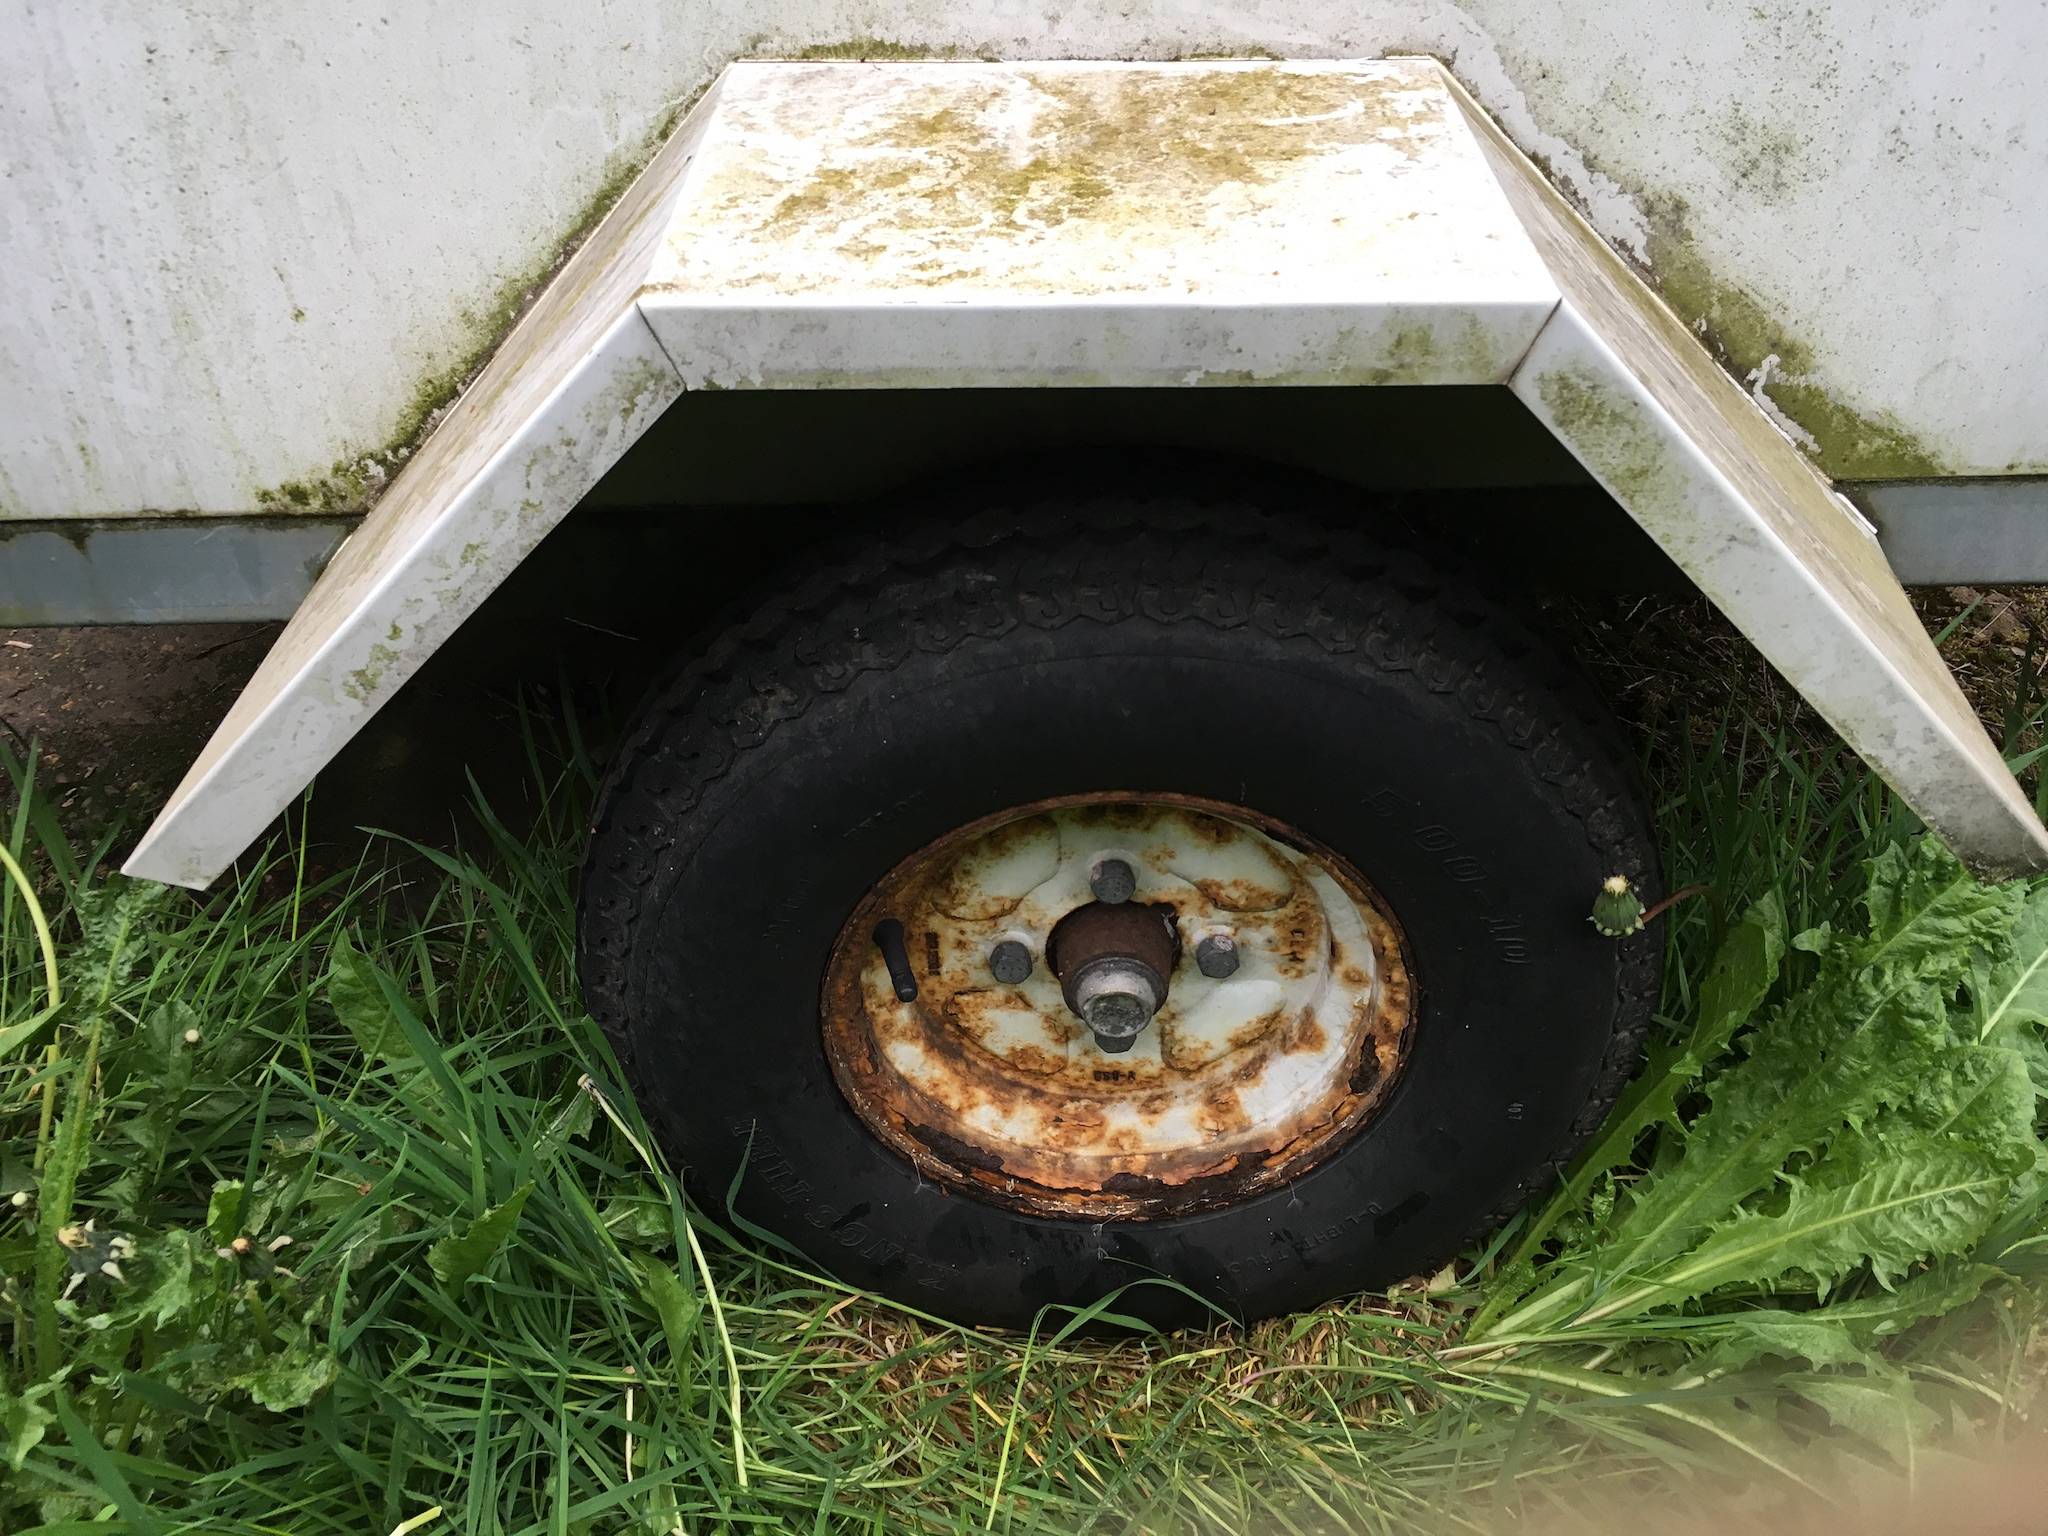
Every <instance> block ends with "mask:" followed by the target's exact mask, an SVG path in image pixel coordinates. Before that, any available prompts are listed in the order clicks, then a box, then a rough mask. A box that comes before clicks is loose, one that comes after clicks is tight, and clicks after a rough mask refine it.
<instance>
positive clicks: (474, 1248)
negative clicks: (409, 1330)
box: [427, 1183, 533, 1290]
mask: <svg viewBox="0 0 2048 1536" xmlns="http://www.w3.org/2000/svg"><path fill="white" fill-rule="evenodd" d="M532 1193H533V1185H532V1184H531V1183H526V1184H522V1185H520V1186H519V1188H517V1189H516V1190H514V1191H513V1192H512V1196H511V1198H510V1199H508V1200H507V1201H505V1203H504V1204H502V1205H494V1206H492V1207H491V1208H490V1209H489V1210H488V1211H485V1212H484V1213H483V1215H481V1216H479V1217H477V1219H476V1220H475V1221H472V1222H470V1223H468V1224H467V1225H466V1226H462V1227H459V1228H457V1229H456V1230H455V1231H454V1232H452V1233H450V1234H449V1235H448V1236H446V1237H444V1238H442V1239H441V1240H440V1241H439V1242H437V1243H435V1244H434V1246H433V1247H431V1248H429V1249H428V1250H427V1264H428V1267H429V1268H431V1269H432V1270H433V1271H434V1278H435V1279H436V1280H439V1281H440V1282H441V1284H443V1285H444V1286H446V1287H448V1289H450V1290H459V1289H460V1288H461V1287H462V1286H463V1285H465V1284H466V1283H468V1281H469V1279H470V1277H471V1276H473V1275H475V1274H476V1273H477V1272H478V1271H479V1270H481V1269H482V1268H483V1267H484V1266H485V1265H486V1264H488V1263H490V1261H491V1259H492V1256H493V1255H495V1254H496V1253H497V1251H498V1250H499V1249H500V1248H502V1247H504V1246H505V1242H506V1240H507V1239H508V1238H510V1237H511V1236H512V1231H513V1228H515V1227H517V1226H518V1225H519V1212H520V1208H521V1207H523V1206H524V1205H525V1204H526V1197H527V1196H528V1195H531V1194H532Z"/></svg>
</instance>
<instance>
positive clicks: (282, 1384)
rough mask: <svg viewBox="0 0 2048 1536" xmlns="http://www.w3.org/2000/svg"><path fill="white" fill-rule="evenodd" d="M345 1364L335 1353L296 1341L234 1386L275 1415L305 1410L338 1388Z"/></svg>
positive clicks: (247, 1373) (319, 1345)
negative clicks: (315, 1399)
mask: <svg viewBox="0 0 2048 1536" xmlns="http://www.w3.org/2000/svg"><path fill="white" fill-rule="evenodd" d="M340 1373H341V1364H340V1362H339V1361H338V1360H336V1359H335V1357H334V1351H332V1350H331V1349H329V1348H328V1347H327V1346H326V1345H324V1344H316V1343H314V1342H313V1341H311V1340H310V1339H306V1338H295V1339H293V1340H292V1341H291V1342H290V1343H289V1344H288V1345H287V1346H286V1347H285V1348H284V1349H282V1350H280V1351H279V1352H278V1353H276V1354H274V1355H271V1356H269V1357H268V1358H267V1359H265V1360H264V1361H263V1363H262V1364H260V1365H258V1366H257V1367H256V1368H255V1369H254V1370H249V1371H244V1372H242V1373H241V1374H240V1375H238V1376H236V1377H235V1378H234V1379H233V1382H232V1383H231V1385H233V1386H236V1387H239V1388H241V1389H242V1390H243V1391H244V1392H247V1393H248V1394H249V1396H250V1397H252V1398H254V1399H255V1400H256V1401H257V1402H258V1403H260V1404H262V1405H263V1406H264V1407H265V1408H268V1409H269V1410H270V1411H271V1412H272V1413H289V1412H291V1411H292V1410H293V1409H294V1408H303V1407H305V1406H306V1404H308V1403H310V1402H312V1401H313V1399H314V1398H316V1397H318V1396H319V1395H320V1394H321V1393H322V1392H325V1391H326V1390H327V1389H328V1388H329V1387H331V1386H333V1385H334V1378H335V1377H336V1376H338V1375H339V1374H340Z"/></svg>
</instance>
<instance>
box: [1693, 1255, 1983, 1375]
mask: <svg viewBox="0 0 2048 1536" xmlns="http://www.w3.org/2000/svg"><path fill="white" fill-rule="evenodd" d="M1998 1273H1999V1272H1998V1271H1997V1270H1995V1269H1993V1268H1992V1267H1991V1266H1990V1265H1988V1264H1968V1263H1964V1264H1946V1265H1940V1266H1937V1267H1935V1268H1933V1269H1929V1270H1925V1271H1923V1272H1922V1273H1920V1274H1917V1275H1915V1276H1913V1277H1912V1278H1911V1279H1910V1280H1907V1281H1904V1282H1903V1283H1902V1284H1900V1285H1899V1287H1898V1288H1897V1289H1896V1290H1890V1291H1877V1292H1875V1293H1873V1294H1872V1295H1869V1296H1863V1297H1858V1298H1857V1299H1855V1300H1853V1301H1838V1302H1834V1303H1831V1304H1830V1305H1828V1306H1824V1307H1810V1308H1807V1309H1805V1310H1802V1311H1792V1310H1789V1309H1786V1308H1779V1307H1758V1308H1756V1309H1754V1310H1752V1311H1747V1312H1731V1313H1728V1314H1727V1315H1725V1316H1723V1317H1720V1318H1717V1319H1714V1320H1713V1321H1711V1322H1710V1323H1708V1324H1707V1325H1706V1326H1704V1327H1702V1328H1700V1329H1699V1330H1697V1331H1696V1332H1695V1333H1694V1334H1693V1335H1692V1337H1694V1338H1695V1339H1698V1340H1700V1341H1702V1342H1705V1343H1708V1344H1710V1346H1711V1347H1710V1348H1709V1350H1708V1352H1707V1354H1706V1356H1705V1358H1704V1359H1703V1360H1702V1361H1701V1369H1702V1371H1704V1372H1707V1373H1709V1374H1718V1373H1721V1372H1725V1371H1732V1370H1740V1369H1743V1368H1744V1367H1747V1366H1750V1365H1754V1364H1755V1363H1756V1362H1757V1361H1759V1360H1761V1359H1764V1358H1765V1357H1766V1356H1777V1357H1779V1358H1781V1359H1786V1360H1804V1361H1806V1362H1807V1363H1808V1364H1809V1365H1816V1366H1833V1365H1862V1364H1866V1363H1868V1362H1869V1361H1870V1360H1871V1358H1872V1351H1873V1350H1874V1349H1875V1348H1876V1346H1877V1345H1878V1344H1879V1343H1881V1342H1882V1341H1883V1340H1885V1339H1887V1338H1890V1337H1892V1336H1893V1335H1895V1334H1898V1333H1900V1332H1902V1331H1904V1330H1905V1329H1907V1328H1909V1327H1911V1326H1912V1325H1913V1324H1915V1323H1917V1322H1920V1321H1922V1320H1924V1319H1926V1318H1930V1317H1940V1316H1943V1315H1945V1314H1947V1313H1949V1312H1953V1311H1955V1310H1956V1309H1957V1308H1959V1307H1962V1306H1966V1305H1968V1304H1969V1303H1970V1302H1971V1301H1974V1300H1975V1299H1976V1298H1977V1296H1978V1294H1979V1293H1980V1292H1981V1291H1982V1290H1983V1289H1984V1287H1985V1286H1986V1285H1988V1284H1989V1283H1990V1282H1991V1281H1993V1280H1995V1279H1997V1278H1998Z"/></svg>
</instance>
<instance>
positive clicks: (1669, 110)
mask: <svg viewBox="0 0 2048 1536" xmlns="http://www.w3.org/2000/svg"><path fill="white" fill-rule="evenodd" d="M876 35H881V36H883V37H886V38H889V39H891V40H892V41H894V42H895V43H898V44H901V45H907V46H909V47H911V48H915V49H925V50H936V51H944V50H955V51H959V52H963V53H982V54H986V55H989V56H996V57H1007V58H1033V57H1040V58H1047V57H1088V58H1105V57H1138V58H1171V57H1178V56H1184V55H1187V54H1190V53H1196V52H1207V51H1216V50H1238V51H1252V50H1264V51H1268V52H1271V53H1274V54H1279V55H1283V56H1300V57H1357V56H1362V55H1372V54H1376V53H1380V52H1387V51H1392V52H1407V51H1426V52H1433V53H1436V54H1438V55H1440V56H1442V57H1444V58H1446V59H1448V60H1450V61H1451V62H1452V63H1453V65H1454V67H1455V68H1456V70H1457V72H1458V74H1459V75H1460V77H1461V78H1462V79H1463V80H1465V81H1466V83H1467V84H1468V85H1469V86H1470V87H1471V88H1472V89H1473V91H1474V93H1475V95H1476V96H1477V97H1478V98H1479V100H1480V101H1481V102H1482V103H1483V104H1484V105H1485V106H1486V107H1487V109H1488V110H1489V111H1491V112H1493V113H1494V114H1496V115H1497V116H1498V117H1499V118H1500V120H1501V121H1502V123H1503V124H1504V125H1505V127H1506V128H1507V130H1508V132H1509V134H1510V136H1511V137H1512V138H1513V139H1514V140H1515V141H1516V142H1517V143H1518V144H1519V145H1520V146H1521V147H1522V148H1523V149H1525V150H1527V151H1528V152H1530V153H1531V154H1532V155H1533V156H1535V157H1537V159H1538V160H1539V162H1540V163H1542V164H1544V165H1545V166H1546V168H1547V169H1548V171H1549V172H1550V174H1551V175H1552V176H1553V177H1555V178H1556V180H1557V181H1558V183H1559V184H1560V185H1561V186H1563V187H1564V188H1565V189H1566V190H1567V191H1568V192H1569V193H1570V194H1571V195H1572V196H1573V197H1574V198H1575V199H1577V200H1578V201H1580V202H1581V203H1582V204H1583V205H1584V206H1586V207H1587V209H1588V210H1589V212H1590V214H1591V216H1592V219H1593V222H1594V224H1595V225H1596V227H1597V228H1598V229H1599V230H1600V232H1601V233H1602V234H1603V235H1604V236H1606V237H1607V238H1608V239H1609V240H1610V241H1612V242H1614V243H1616V244H1617V245H1618V246H1619V247H1620V248H1621V249H1622V250H1624V251H1625V252H1626V253H1628V254H1629V255H1630V256H1631V257H1632V258H1635V259H1637V260H1640V261H1647V262H1648V263H1649V264H1650V266H1651V267H1652V269H1653V271H1654V274H1655V276H1656V277H1657V279H1658V281H1659V282H1660V284H1661V285H1662V287H1663V288H1664V290H1665V292H1666V294H1667V296H1668V297H1669V298H1670V299H1671V300H1672V302H1673V304H1674V306H1675V307H1676V308H1677V309H1678V310H1679V312H1680V313H1681V315H1683V316H1684V318H1686V319H1687V320H1688V321H1690V322H1700V323H1701V324H1702V325H1704V327H1705V328H1706V330H1707V332H1708V333H1709V334H1710V336H1711V337H1713V338H1715V339H1717V340H1718V341H1719V342H1720V343H1721V344H1722V345H1723V346H1724V348H1725V351H1726V354H1727V356H1728V359H1729V361H1730V362H1731V364H1732V365H1733V366H1734V367H1735V368H1736V370H1737V371H1738V373H1742V372H1747V371H1749V370H1757V371H1758V378H1757V387H1758V389H1759V390H1760V391H1761V392H1762V393H1763V395H1764V397H1765V398H1766V399H1768V400H1770V401H1771V402H1772V403H1773V405H1774V407H1775V408H1777V409H1779V410H1781V411H1782V412H1783V413H1784V416H1785V418H1786V419H1787V420H1788V421H1790V422H1791V423H1793V424H1794V426H1795V427H1796V429H1797V430H1798V431H1801V432H1804V433H1806V434H1808V435H1810V436H1811V437H1812V439H1813V440H1814V445H1815V450H1816V452H1817V454H1818V457H1819V460H1820V462H1821V463H1822V465H1823V466H1824V467H1825V468H1827V469H1828V470H1830V471H1831V472H1833V473H1836V474H1838V475H1843V476H1846V477H1850V478H1861V479H1869V478H1884V477H1887V476H1896V475H1926V474H1930V473H1979V474H2003V473H2011V472H2015V471H2021V470H2027V469H2039V468H2044V467H2048V413H2043V412H2042V411H2041V410H2040V409H2039V407H2038V402H2039V401H2040V400H2041V399H2042V398H2044V397H2048V354H2044V353H2043V352H2042V351H2041V349H2040V348H2039V346H2038V331H2039V316H2038V312H2037V311H2038V304H2039V295H2040V293H2041V292H2043V291H2044V290H2048V214H2044V211H2043V208H2042V205H2041V203H2040V200H2039V199H2038V198H2036V197H2034V196H2033V189H2035V188H2037V187H2039V186H2040V185H2042V184H2044V183H2048V120H2044V119H2043V118H2042V117H2041V115H2040V114H2039V113H2038V112H2035V111H2033V110H2031V104H2032V103H2033V101H2034V99H2035V96H2036V93H2037V82H2036V81H2035V79H2034V78H2032V75H2033V74H2035V73H2037V72H2038V70H2037V61H2038V60H2039V59H2040V58H2041V56H2042V54H2043V50H2044V47H2048V11H2044V10H2043V9H2042V8H2041V7H2039V6H2004V7H1998V8H1995V9H1993V8H1987V7H1984V6H1981V5H1978V4H1975V3H1972V0H1926V3H1923V4H1920V5H1916V6H1883V7H1866V6H1811V5H1808V4H1805V3H1804V0H1697V3H1694V4H1689V5H1684V6H1616V5H1611V4H1596V3H1591V0H1571V3H1565V0H1464V3H1463V4H1461V5H1454V4H1451V3H1449V0H1396V3H1390V4H1386V5H1379V6H1374V7H1369V8H1368V7H1358V6H1348V5H1347V6H1340V5H1335V4H1330V3H1328V0H1259V3H1254V4H1246V5H1242V6H1237V7H1232V8H1228V9H1225V8H1219V7H1207V6H1202V7H1190V6H1187V5H1185V4H1181V3H1178V0H1119V3H1117V4H1114V5H1111V4H1107V3H1103V0H1080V3H1078V4H1075V5H1071V6H1064V7H1058V8H1050V7H1042V6H1029V7H1027V6H1025V5H1023V4H1020V3H1017V0H969V3H965V4H960V5H955V6H950V7H945V8H939V7H923V6H919V7H913V8H910V9H908V10H906V9H904V8H902V7H892V6H881V5H875V4H863V3H851V0H758V3H752V4H743V3H740V0H613V3H611V4H608V5H605V6H602V7H589V6H582V5H570V4H566V3H563V0H503V3H502V4H500V5H497V6H494V7H493V8H492V10H491V13H490V20H489V23H488V24H487V25H480V24H479V21H478V16H477V13H475V12H474V11H473V10H470V9H467V8H464V7H459V6H396V7H385V8H383V9H382V10H376V11H358V12H322V13H318V14H316V13H314V12H311V11H304V10H299V11H293V10H285V11H280V10H279V9H278V8H277V7H274V6H262V5H258V4H255V3H254V0H193V3H190V4H185V5H180V6H177V7H95V6H89V5H73V4H58V3H51V0H0V38H5V39H6V43H5V51H6V59H7V65H8V67H7V69H6V70H5V71H4V72H0V145H4V154H5V156H6V162H7V163H6V170H7V174H6V176H5V178H4V180H0V188H4V191H0V198H4V199H5V203H4V206H0V298H4V303H0V517H6V516H13V517H92V516H125V515H131V514H134V513H136V512H138V511H142V510H145V509H150V508H156V509H179V510H182V509H190V510H197V511H203V512H219V513H235V512H250V511H256V510H260V509H265V508H268V509H271V510H282V511H291V510H298V509H306V510H344V509H346V508H348V507H350V506H354V505H359V504H361V503H362V502H363V501H364V500H366V499H368V498H369V497H370V496H372V495H373V494H374V493H375V492H376V490H377V489H378V488H379V486H380V485H381V484H382V482H383V480H384V478H386V477H387V476H388V474H389V472H390V470H391V469H392V468H393V467H395V465H396V464H397V463H398V462H400V456H401V452H402V450H403V449H404V448H406V447H407V446H408V445H409V444H410V443H411V442H412V441H413V440H414V439H416V437H417V436H418V432H419V429H420V427H421V425H422V424H423V422H424V421H425V420H426V419H427V418H428V416H429V414H430V412H431V409H432V408H433V407H434V406H435V405H437V404H439V403H440V402H441V401H442V400H443V399H444V398H445V397H446V395H447V394H448V392H449V391H450V390H451V389H452V387H453V385H454V383H455V382H456V380H458V379H459V378H460V377H462V376H463V374H464V373H465V372H466V371H467V369H468V367H469V365H470V364H471V363H472V361H473V360H474V359H475V358H476V356H477V355H478V353H479V350H480V349H481V348H484V347H487V346H488V345H489V343H490V342H491V341H492V340H493V339H495V337H496V336H497V335H499V334H500V333H501V332H502V330H503V329H504V327H505V324H506V323H507V321H508V320H509V318H510V316H511V314H512V313H513V312H514V311H515V310H516V308H517V306H518V304H519V303H520V301H521V300H522V298H523V297H524V296H525V295H526V294H527V293H528V292H529V291H530V290H531V289H532V288H533V286H534V285H535V284H536V283H537V281H538V280H539V279H540V278H541V277H542V276H544V275H545V273H546V271H547V270H548V268H549V266H550V264H551V262H552V261H553V259H554V257H555V255H556V253H557V251H558V250H559V248H560V245H561V243H562V242H563V240H564V239H565V238H566V237H568V236H569V235H570V234H572V233H573V232H574V231H575V230H577V229H578V228H580V227H583V226H584V225H586V224H587V222H588V217H589V213H590V210H591V208H592V206H593V205H594V204H601V203H602V201H603V200H604V198H605V197H606V195H607V193H608V192H611V191H614V190H616V188H617V186H618V185H619V184H620V178H621V175H622V173H623V172H625V171H626V170H628V169H630V167H631V166H632V165H633V164H635V163H636V162H637V161H638V160H639V159H640V158H641V157H642V156H643V155H644V154H645V153H646V152H647V150H648V148H649V144H650V137H651V136H652V135H654V134H656V133H658V132H659V131H660V130H661V129H662V128H663V127H664V126H665V125H666V124H667V123H668V122H670V121H672V120H673V115H674V112H675V110H676V108H677V106H678V105H679V104H680V103H682V102H684V101H686V100H687V99H688V98H689V97H690V96H691V95H692V93H693V92H695V91H696V90H698V89H700V88H701V87H702V85H703V84H704V83H705V82H706V81H708V80H709V79H710V78H711V77H712V75H713V74H715V73H716V71H717V69H718V67H719V66H720V65H721V64H722V63H723V62H724V61H725V60H726V59H728V58H730V57H733V56H735V55H741V54H746V53H759V54H769V53H777V52H782V53H788V52H800V51H803V50H805V49H811V48H817V47H819V46H821V45H832V44H834V43H837V42H840V41H841V40H844V39H849V38H861V37H869V38H872V37H874V36H876ZM847 51H850V52H859V51H861V50H860V49H859V48H858V47H856V48H854V49H850V50H847Z"/></svg>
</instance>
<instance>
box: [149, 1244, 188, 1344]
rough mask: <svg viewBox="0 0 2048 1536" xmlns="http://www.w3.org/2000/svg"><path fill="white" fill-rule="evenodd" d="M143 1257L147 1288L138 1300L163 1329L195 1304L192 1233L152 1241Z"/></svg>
mask: <svg viewBox="0 0 2048 1536" xmlns="http://www.w3.org/2000/svg"><path fill="white" fill-rule="evenodd" d="M143 1257H144V1259H145V1260H146V1261H147V1275H146V1280H145V1286H146V1288H145V1289H144V1290H143V1292H142V1294H141V1295H140V1296H139V1297H138V1298H137V1300H138V1302H139V1304H140V1306H141V1309H142V1310H143V1311H145V1312H148V1313H150V1314H152V1315H153V1320H154V1322H155V1323H156V1325H157V1326H158V1327H159V1328H161V1327H162V1326H163V1325H164V1324H165V1323H168V1322H169V1321H171V1319H172V1318H174V1317H176V1316H177V1315H178V1314H179V1313H181V1312H183V1311H184V1310H185V1309H186V1308H187V1307H189V1306H190V1305H192V1266H193V1259H194V1257H195V1255H194V1254H193V1252H192V1235H191V1234H190V1233H189V1232H184V1231H177V1230H174V1231H170V1232H166V1233H164V1235H163V1236H162V1237H159V1238H157V1239H156V1240H155V1241H154V1242H152V1243H150V1244H149V1246H148V1247H147V1248H146V1249H145V1250H144V1252H143Z"/></svg>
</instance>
